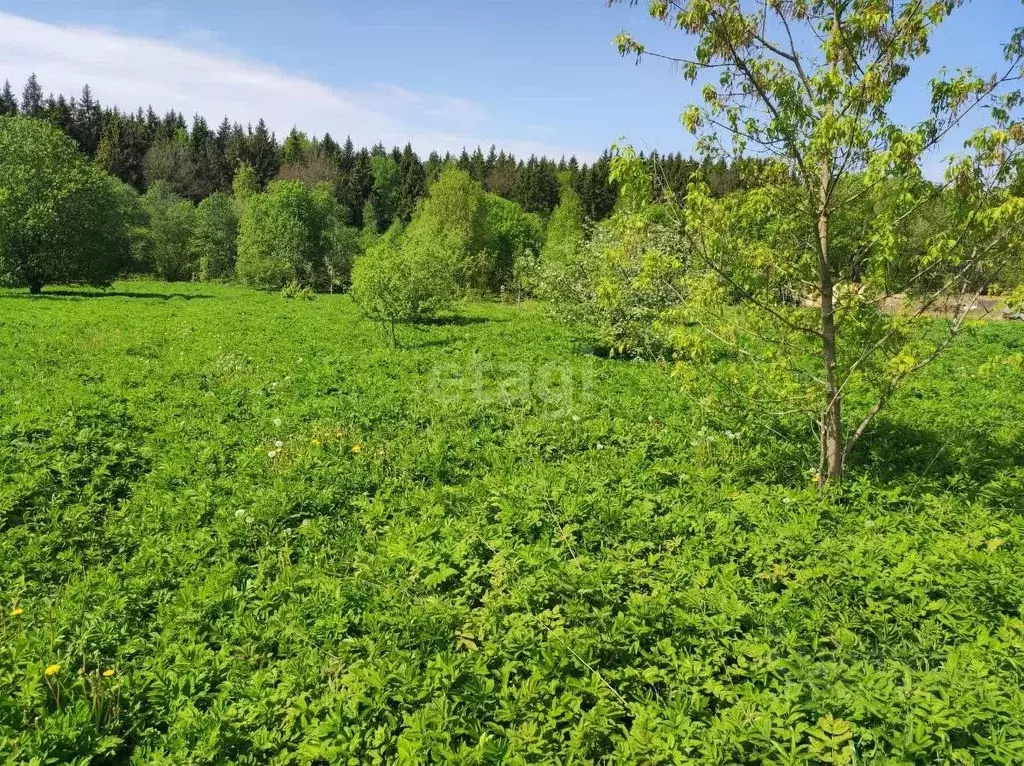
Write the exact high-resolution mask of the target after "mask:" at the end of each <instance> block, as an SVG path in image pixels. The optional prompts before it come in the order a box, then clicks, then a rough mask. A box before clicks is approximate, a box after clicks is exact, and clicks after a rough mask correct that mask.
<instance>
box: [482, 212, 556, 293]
mask: <svg viewBox="0 0 1024 766" xmlns="http://www.w3.org/2000/svg"><path fill="white" fill-rule="evenodd" d="M483 207H484V231H485V242H486V245H485V252H486V253H487V255H488V256H489V257H488V258H486V259H485V264H486V268H487V271H488V274H487V286H488V287H489V288H490V289H491V290H492V291H493V292H499V291H501V290H503V289H504V288H506V287H508V286H509V285H511V284H512V282H513V279H514V276H515V273H516V271H515V269H516V263H517V262H518V261H519V259H521V258H527V259H529V258H532V257H533V256H534V255H536V254H537V253H538V252H539V251H540V249H541V245H542V244H543V242H544V226H543V224H542V223H541V219H540V217H539V216H537V215H535V214H534V213H527V212H526V211H525V210H523V209H522V208H521V207H520V206H519V205H518V204H516V203H515V202H512V201H511V200H507V199H504V198H503V197H499V196H498V195H496V194H485V195H484V196H483Z"/></svg>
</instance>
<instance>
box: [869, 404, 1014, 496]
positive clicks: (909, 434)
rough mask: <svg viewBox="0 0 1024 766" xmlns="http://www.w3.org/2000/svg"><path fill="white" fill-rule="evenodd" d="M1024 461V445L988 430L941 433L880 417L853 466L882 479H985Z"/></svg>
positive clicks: (891, 480) (981, 481) (923, 480)
mask: <svg viewBox="0 0 1024 766" xmlns="http://www.w3.org/2000/svg"><path fill="white" fill-rule="evenodd" d="M1022 467H1024V451H1022V450H1021V449H1019V448H1014V447H1012V446H1009V445H1002V444H999V443H998V442H996V441H995V440H993V439H992V438H991V437H990V436H989V435H988V434H987V433H985V432H984V431H983V430H981V429H978V430H967V429H962V430H958V431H956V432H955V433H949V432H943V433H941V434H940V433H938V432H935V431H932V430H929V429H924V428H917V427H914V426H909V425H907V424H906V423H903V422H900V421H898V420H879V421H877V422H876V423H875V424H874V426H873V428H872V429H871V431H870V432H868V433H867V434H865V435H864V438H863V440H862V441H861V443H859V444H858V445H857V446H856V447H855V449H854V450H853V453H852V454H851V468H853V469H854V470H855V471H857V472H861V471H863V472H864V473H866V474H868V475H870V476H871V477H872V478H874V479H877V480H879V481H882V482H891V483H906V482H908V481H909V482H911V483H914V482H915V481H920V482H935V481H943V480H948V479H952V478H953V477H958V476H959V477H967V478H969V479H970V480H971V482H972V483H974V484H977V485H981V484H985V483H987V482H990V481H992V480H994V479H995V478H996V476H997V475H998V474H1000V473H1001V472H1004V471H1013V470H1015V469H1018V468H1022Z"/></svg>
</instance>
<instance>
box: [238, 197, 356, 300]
mask: <svg viewBox="0 0 1024 766" xmlns="http://www.w3.org/2000/svg"><path fill="white" fill-rule="evenodd" d="M336 224H337V203H336V202H335V201H334V198H333V196H332V195H331V194H330V193H329V191H328V190H326V189H321V188H320V187H318V188H317V189H309V188H308V187H307V186H306V185H304V184H303V183H301V182H299V181H274V182H272V183H271V184H270V185H269V186H268V187H267V191H266V192H265V193H264V194H257V195H255V196H254V197H251V198H250V199H249V200H248V202H247V203H246V205H245V211H244V212H243V213H242V220H241V223H240V225H239V233H238V260H237V264H236V271H237V274H238V277H239V279H241V280H242V281H243V282H245V283H246V284H249V285H252V286H253V287H259V288H262V289H268V290H280V289H281V288H282V287H284V286H285V285H287V284H289V283H291V282H295V283H297V284H299V285H302V286H304V287H313V288H315V287H316V286H317V285H318V284H321V283H323V282H324V280H325V274H326V272H327V256H328V252H329V249H330V240H331V231H332V228H333V227H334V226H335V225H336Z"/></svg>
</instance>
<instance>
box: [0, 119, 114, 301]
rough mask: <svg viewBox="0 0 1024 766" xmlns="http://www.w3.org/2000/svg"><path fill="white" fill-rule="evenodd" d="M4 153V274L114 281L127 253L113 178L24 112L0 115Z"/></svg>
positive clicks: (30, 281) (37, 281)
mask: <svg viewBox="0 0 1024 766" xmlns="http://www.w3.org/2000/svg"><path fill="white" fill-rule="evenodd" d="M0 158H3V159H2V161H0V281H4V282H11V283H14V284H18V285H28V288H29V290H30V291H31V292H32V293H38V292H40V290H41V289H42V288H43V286H44V285H47V284H52V283H54V282H64V283H70V282H76V283H85V284H91V285H107V284H109V283H110V281H111V280H112V279H113V278H114V277H115V276H116V275H117V273H118V271H119V270H120V269H121V268H122V266H123V265H125V264H126V263H127V261H128V258H129V252H128V237H127V233H126V226H125V220H124V214H123V213H124V211H123V205H122V199H123V198H122V196H121V195H120V193H119V190H118V188H117V187H118V182H117V181H116V179H113V178H111V177H110V176H108V175H106V174H104V173H102V172H101V171H100V170H99V169H97V168H96V167H94V166H92V165H90V164H89V162H88V161H87V160H86V159H85V157H83V156H82V155H81V154H79V152H78V150H77V149H76V147H75V144H74V141H72V140H71V139H70V138H68V137H67V136H66V135H64V134H63V133H61V131H60V130H58V129H57V128H55V127H53V126H52V125H50V124H48V123H45V122H41V121H37V120H32V119H29V118H26V117H0Z"/></svg>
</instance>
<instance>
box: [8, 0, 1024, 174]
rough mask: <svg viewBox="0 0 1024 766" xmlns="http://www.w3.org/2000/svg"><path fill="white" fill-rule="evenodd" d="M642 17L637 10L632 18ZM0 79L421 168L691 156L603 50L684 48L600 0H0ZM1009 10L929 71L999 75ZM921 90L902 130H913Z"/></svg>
mask: <svg viewBox="0 0 1024 766" xmlns="http://www.w3.org/2000/svg"><path fill="white" fill-rule="evenodd" d="M644 5H645V4H644ZM0 14H4V15H0V79H3V78H5V77H9V78H10V79H11V81H12V84H15V85H16V87H18V88H20V86H21V83H22V82H23V80H24V77H25V76H26V75H27V73H28V72H29V71H37V72H38V73H39V76H40V79H41V82H42V84H43V86H44V88H45V89H47V90H54V91H65V92H77V91H78V90H79V89H80V87H81V84H82V83H83V82H85V81H89V83H90V84H91V85H92V87H93V90H94V92H95V94H96V95H97V97H99V98H100V99H101V100H103V101H104V102H105V103H110V102H114V103H118V104H119V105H121V106H127V107H134V106H135V105H137V104H139V103H142V104H148V103H150V102H152V103H153V105H154V107H156V108H157V109H158V110H160V111H163V110H166V109H167V108H170V107H175V108H177V109H180V110H183V111H185V112H186V113H187V114H191V113H193V112H195V111H201V112H203V113H204V114H205V115H206V116H207V117H208V118H209V119H211V120H213V121H217V120H219V118H220V117H222V116H223V115H224V114H225V113H227V114H229V115H231V116H232V117H235V118H237V119H239V120H241V121H243V122H245V121H249V120H251V119H253V118H254V117H255V116H261V115H262V116H265V117H266V118H267V119H268V122H269V123H270V124H271V126H272V127H273V128H274V129H275V130H276V131H277V132H278V133H281V132H283V131H285V130H287V129H288V127H290V126H291V124H292V123H297V124H298V126H299V127H300V128H304V129H306V130H308V131H309V132H311V133H322V132H323V131H324V130H330V131H331V133H332V134H334V135H335V136H343V135H345V134H347V133H351V134H352V135H353V138H354V139H356V141H357V143H363V142H372V141H374V140H376V134H382V135H383V137H384V138H385V140H387V141H388V142H389V143H390V142H398V141H403V142H404V140H412V141H413V143H414V145H415V146H416V148H417V149H418V150H420V151H429V150H430V149H431V148H438V149H441V150H457V149H458V148H459V147H460V146H461V145H462V144H464V143H469V144H471V145H473V144H476V143H481V144H484V145H485V146H486V145H489V144H490V143H492V142H495V143H498V144H499V145H503V146H508V147H511V148H513V149H515V150H517V151H518V152H520V153H528V152H530V151H538V152H539V151H544V152H548V153H552V154H556V155H557V154H560V153H576V154H579V155H580V156H581V157H584V158H586V157H592V156H594V155H596V154H598V153H600V151H601V150H602V149H603V148H604V147H606V146H608V144H609V143H611V142H612V141H613V140H615V139H616V138H617V137H618V136H622V135H624V136H626V137H628V139H629V140H631V141H632V142H633V143H634V144H636V145H637V146H638V147H641V148H645V149H650V148H652V147H657V148H659V149H661V150H663V151H675V150H681V151H687V150H688V149H689V148H690V146H691V142H690V139H689V137H688V136H687V135H686V134H685V133H684V131H683V130H682V128H681V127H680V125H679V121H678V117H679V113H680V111H681V110H682V108H683V107H684V106H685V105H686V104H687V103H690V102H692V101H693V100H695V95H696V94H695V93H694V92H693V90H692V89H691V87H690V86H688V85H687V84H686V83H684V82H683V81H682V79H681V78H680V77H679V76H678V74H677V73H675V72H673V71H672V70H671V69H669V68H667V67H666V66H664V65H662V64H661V63H659V62H656V61H653V60H650V61H646V62H645V63H643V64H642V65H641V66H639V67H637V66H634V64H633V62H632V61H631V60H623V59H621V58H619V56H618V55H617V53H616V51H615V50H614V48H613V46H612V44H611V40H612V38H613V36H614V35H615V34H616V33H617V32H619V31H620V30H622V29H624V28H625V29H628V30H629V31H631V32H633V33H634V34H636V36H638V37H640V38H641V39H643V40H644V41H645V42H647V43H648V44H649V45H650V47H651V48H653V49H662V50H667V51H671V52H683V51H685V50H686V49H687V48H688V47H689V42H688V41H687V40H686V39H685V38H684V37H683V36H682V35H681V34H679V33H678V32H674V31H672V30H669V29H666V28H665V27H663V26H662V25H659V24H656V23H655V22H653V21H651V20H650V19H648V18H647V17H646V15H645V13H644V10H643V8H629V7H628V5H627V4H619V5H616V6H614V7H612V8H607V7H605V5H604V3H603V2H602V0H392V1H391V2H371V0H362V1H361V2H356V1H355V0H347V1H345V2H327V0H320V1H319V2H318V1H316V0H292V1H291V2H281V1H280V0H275V2H263V1H262V0H246V1H245V2H236V1H235V0H206V1H205V2H199V1H198V0H179V1H177V2H170V1H169V0H168V1H167V2H142V3H139V2H132V3H130V2H124V1H123V0H0ZM1021 24H1024V14H1022V11H1021V4H1020V2H1019V0H988V1H987V2H977V3H975V4H974V5H972V6H970V7H968V8H967V9H965V10H962V11H960V12H958V15H957V16H956V17H955V19H954V21H953V22H951V23H950V24H949V25H947V26H946V27H945V28H944V29H942V30H940V32H939V34H938V35H937V36H936V38H935V42H934V45H933V53H932V55H931V56H930V59H929V61H928V62H926V66H925V70H927V75H928V76H930V74H931V73H932V72H933V71H934V69H935V68H936V66H938V65H939V64H941V63H946V64H948V65H950V66H956V65H962V64H977V65H979V66H981V67H982V68H983V69H985V70H986V71H987V70H990V69H992V68H994V67H995V66H996V65H997V64H998V61H999V55H1000V47H1001V43H1002V42H1003V41H1004V38H1005V37H1006V35H1007V34H1008V32H1009V30H1010V29H1011V28H1012V27H1013V26H1014V25H1021ZM927 79H928V77H927V76H924V75H922V76H920V77H917V78H915V79H913V80H911V81H910V82H909V83H908V84H907V87H906V88H904V92H903V93H902V94H901V98H900V99H899V100H898V101H897V104H896V106H895V111H896V113H897V114H901V113H905V114H906V115H907V116H910V115H914V114H919V113H920V108H921V106H922V105H923V104H924V103H925V99H926V91H925V88H924V87H923V86H924V84H925V83H926V82H927Z"/></svg>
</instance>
